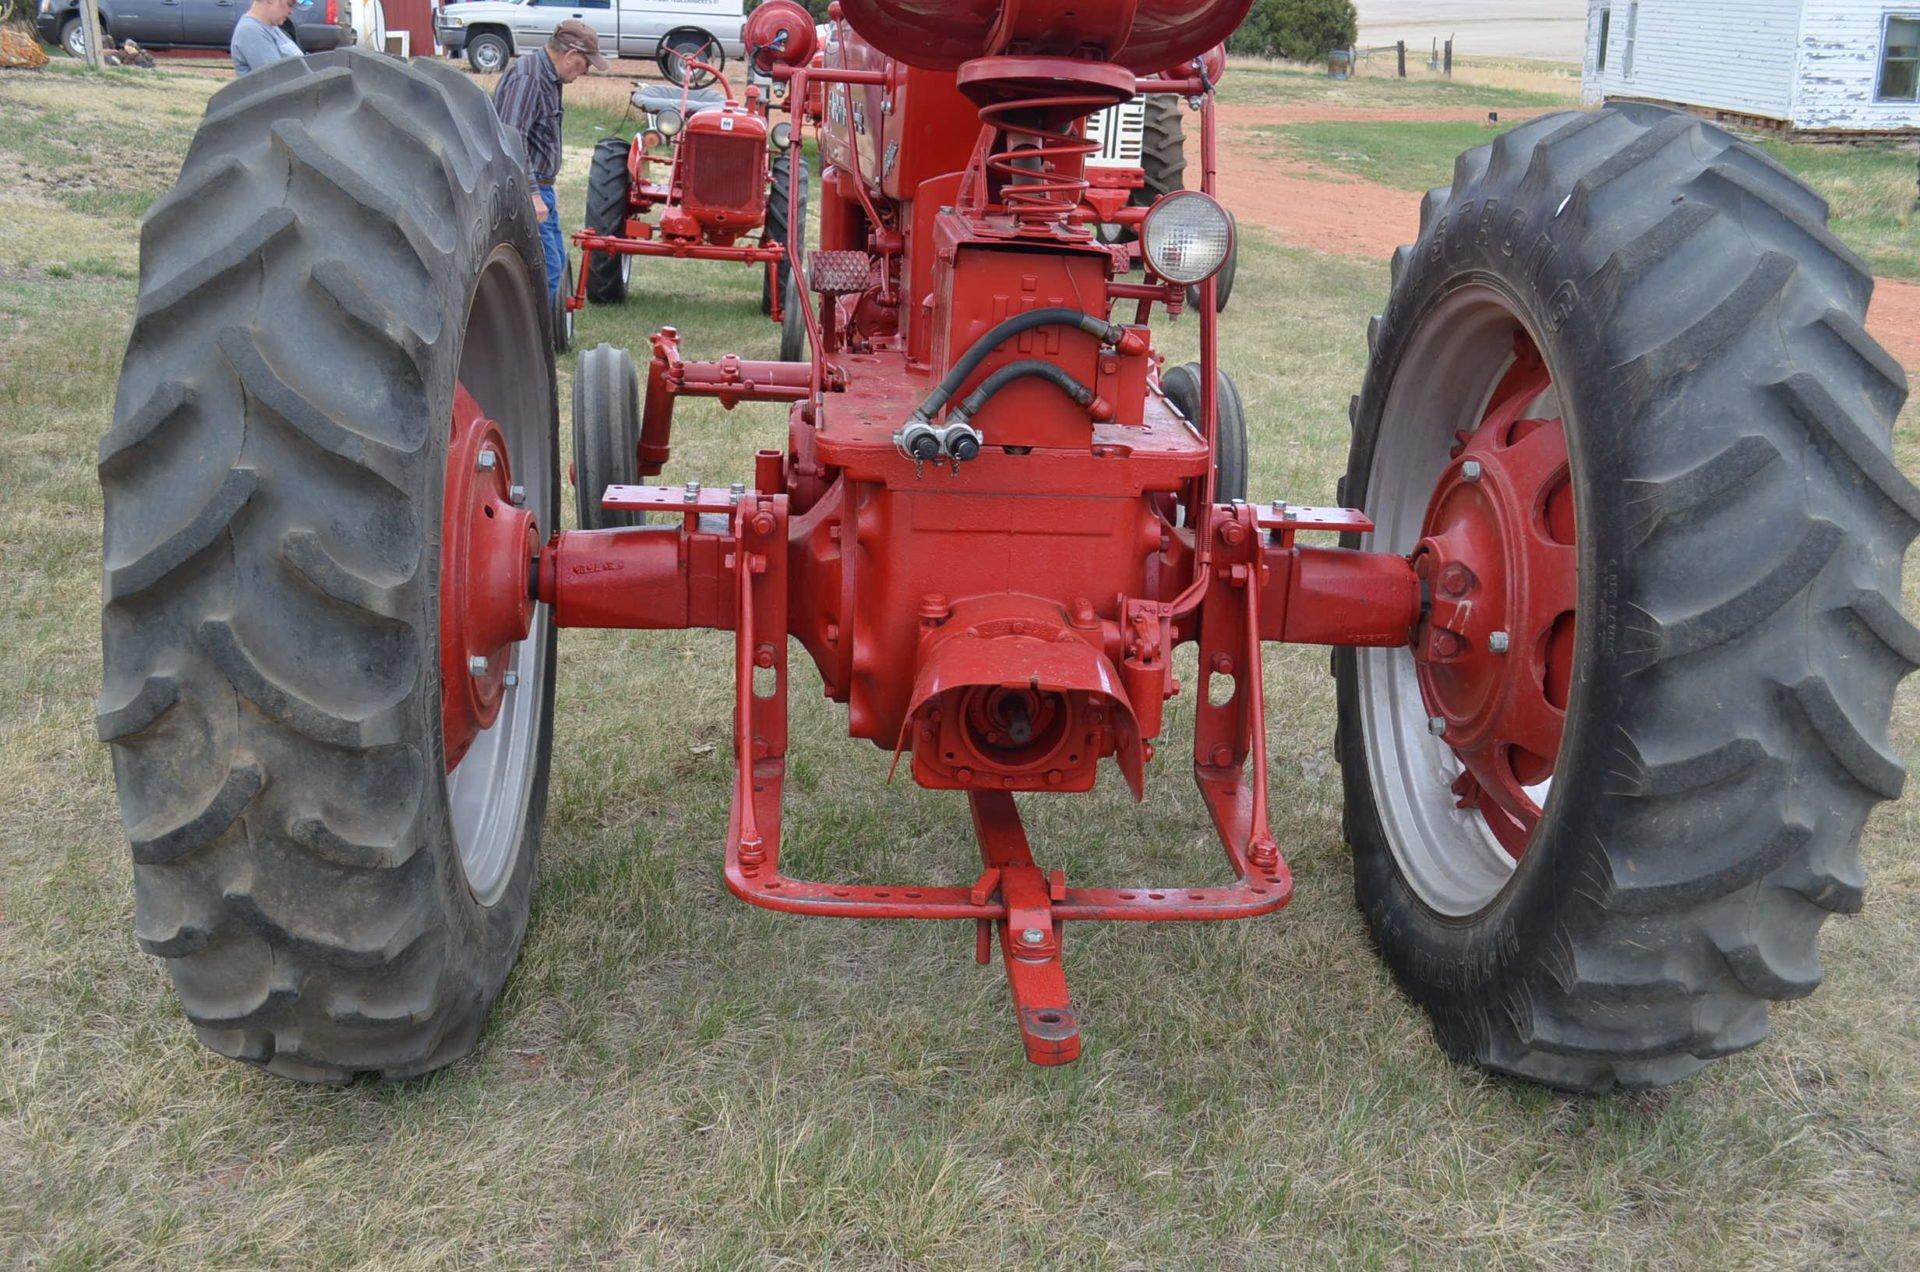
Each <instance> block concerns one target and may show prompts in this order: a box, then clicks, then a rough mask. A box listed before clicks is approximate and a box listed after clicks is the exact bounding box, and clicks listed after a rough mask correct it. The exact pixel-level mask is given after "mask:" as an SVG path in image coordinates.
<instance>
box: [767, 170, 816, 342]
mask: <svg viewBox="0 0 1920 1272" xmlns="http://www.w3.org/2000/svg"><path fill="white" fill-rule="evenodd" d="M796 165H797V167H798V169H799V173H800V220H799V223H798V224H796V225H794V226H793V227H792V228H791V231H789V228H788V226H787V198H788V191H789V190H790V189H792V186H793V173H794V170H795V167H796ZM767 187H768V188H767V232H766V236H765V237H764V238H763V239H762V240H761V241H762V242H763V243H784V244H785V245H786V248H787V258H786V259H785V260H783V261H781V262H780V264H779V265H778V266H776V267H775V268H773V269H770V270H768V271H767V277H766V281H765V283H764V284H763V285H762V287H761V289H760V312H761V313H763V314H771V313H772V312H773V289H774V288H775V287H778V288H780V291H781V294H782V295H785V294H786V290H787V280H788V279H789V278H791V277H792V276H793V263H794V262H795V261H797V260H799V259H800V257H801V256H802V255H803V254H805V252H806V250H807V158H806V156H805V155H803V154H801V153H800V148H799V147H798V146H795V147H793V148H792V149H790V150H787V151H785V152H784V153H782V154H780V155H778V156H776V157H775V158H774V161H773V163H772V164H770V165H769V175H768V182H767ZM776 275H777V277H776Z"/></svg>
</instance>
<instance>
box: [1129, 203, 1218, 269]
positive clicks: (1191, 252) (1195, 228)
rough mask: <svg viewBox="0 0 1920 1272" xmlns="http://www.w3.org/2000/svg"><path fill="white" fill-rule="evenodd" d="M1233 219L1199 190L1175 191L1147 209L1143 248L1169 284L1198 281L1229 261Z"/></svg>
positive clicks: (1141, 245)
mask: <svg viewBox="0 0 1920 1272" xmlns="http://www.w3.org/2000/svg"><path fill="white" fill-rule="evenodd" d="M1232 247H1233V221H1232V218H1230V217H1228V215H1227V210H1226V209H1225V208H1223V207H1221V206H1220V204H1219V203H1218V202H1216V201H1215V200H1214V199H1213V198H1211V197H1210V196H1208V195H1205V194H1202V193H1201V192H1200V191H1198V190H1175V191H1174V192H1173V193H1172V194H1169V195H1167V196H1166V197H1165V198H1163V199H1161V200H1160V201H1159V202H1158V203H1156V204H1154V205H1153V206H1152V207H1151V208H1149V209H1148V210H1147V216H1146V220H1145V221H1144V222H1143V223H1142V224H1141V226H1140V250H1141V252H1142V253H1143V254H1144V255H1145V256H1146V258H1147V264H1148V265H1150V266H1152V267H1153V272H1154V273H1156V274H1158V275H1159V276H1160V277H1162V278H1164V279H1166V280H1167V281H1168V282H1170V283H1198V282H1202V281H1204V280H1205V279H1207V278H1208V277H1210V276H1211V275H1212V274H1213V273H1214V271H1216V270H1218V269H1219V268H1220V267H1221V266H1222V265H1224V264H1226V263H1227V252H1228V251H1229V250H1230V249H1231V248H1232Z"/></svg>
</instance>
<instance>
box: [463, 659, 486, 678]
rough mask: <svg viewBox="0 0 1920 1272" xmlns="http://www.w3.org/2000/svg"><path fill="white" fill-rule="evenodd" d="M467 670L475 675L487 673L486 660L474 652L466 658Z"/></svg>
mask: <svg viewBox="0 0 1920 1272" xmlns="http://www.w3.org/2000/svg"><path fill="white" fill-rule="evenodd" d="M467 670H468V671H470V672H472V673H473V674H474V675H476V676H484V675H486V674H487V660H486V659H485V658H482V657H481V656H480V655H479V654H475V655H474V656H473V657H471V658H469V659H467Z"/></svg>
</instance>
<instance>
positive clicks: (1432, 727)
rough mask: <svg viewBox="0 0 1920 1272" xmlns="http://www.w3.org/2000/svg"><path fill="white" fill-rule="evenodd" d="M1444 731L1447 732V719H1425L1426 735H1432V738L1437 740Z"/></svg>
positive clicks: (1439, 717) (1442, 717)
mask: <svg viewBox="0 0 1920 1272" xmlns="http://www.w3.org/2000/svg"><path fill="white" fill-rule="evenodd" d="M1446 731H1447V718H1446V717H1445V716H1428V717H1427V732H1428V733H1431V734H1433V736H1435V737H1436V738H1437V737H1439V736H1440V735H1441V734H1442V733H1445V732H1446Z"/></svg>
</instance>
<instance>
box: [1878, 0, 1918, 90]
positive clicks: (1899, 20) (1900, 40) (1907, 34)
mask: <svg viewBox="0 0 1920 1272" xmlns="http://www.w3.org/2000/svg"><path fill="white" fill-rule="evenodd" d="M1876 96H1877V97H1878V98H1879V99H1880V100H1881V101H1883V102H1912V101H1920V14H1906V15H1902V16H1898V17H1896V16H1894V15H1892V14H1888V15H1887V26H1886V30H1885V32H1884V33H1883V34H1882V36H1881V40H1880V91H1879V93H1877V94H1876Z"/></svg>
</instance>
